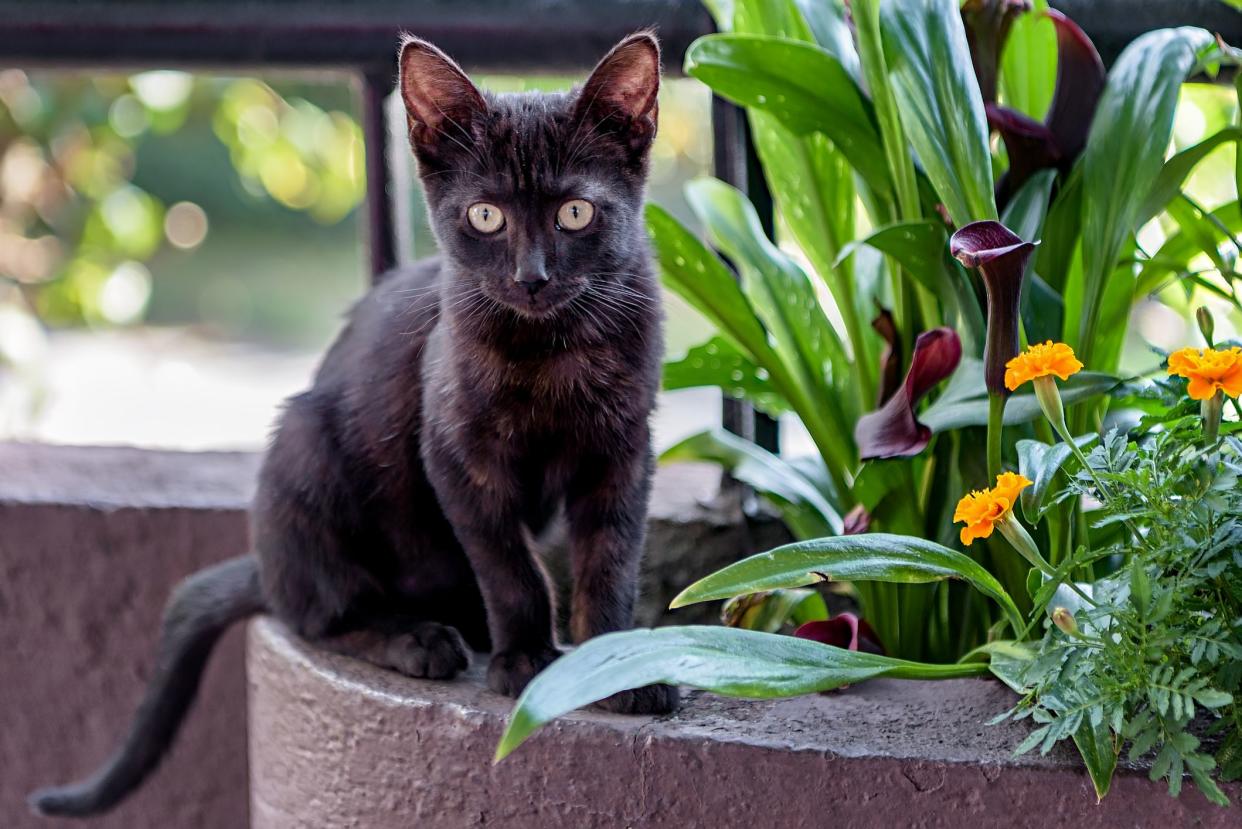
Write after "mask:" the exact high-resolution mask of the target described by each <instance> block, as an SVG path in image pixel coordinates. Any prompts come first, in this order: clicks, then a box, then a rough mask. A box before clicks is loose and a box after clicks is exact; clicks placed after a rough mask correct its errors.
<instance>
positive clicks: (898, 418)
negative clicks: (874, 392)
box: [854, 328, 962, 461]
mask: <svg viewBox="0 0 1242 829" xmlns="http://www.w3.org/2000/svg"><path fill="white" fill-rule="evenodd" d="M961 359H962V341H961V339H959V338H958V336H957V332H956V331H954V330H953V329H952V328H933V329H932V330H931V331H924V332H923V333H922V334H920V335H919V337H918V339H917V340H915V343H914V353H913V354H912V355H911V356H910V370H909V371H908V372H906V379H905V382H903V383H902V384H901V386H899V387H898V389H897V391H896V392H894V393H893V396H892V397H890V398H889V399H888V402H886V403H885V404H884V405H883V406H881V407H880V408H879V409H877V410H876V411H874V412H870V413H868V414H865V415H863V416H862V417H860V418H859V419H858V424H857V425H856V426H855V427H854V440H855V441H856V442H857V443H858V454H859V457H861V458H862V459H863V460H865V461H867V460H874V459H877V458H897V457H908V456H910V455H917V454H918V453H919V452H921V451H923V448H924V447H925V446H927V443H928V441H930V440H931V429H929V428H927V427H926V426H924V425H923V424H922V423H919V421H918V418H916V417H915V416H914V407H915V405H917V404H918V402H919V400H921V399H922V398H923V396H924V395H926V394H927V393H928V392H929V391H931V389H932V388H933V387H934V386H935V385H936V384H937V383H939V382H940V381H941V380H943V379H945V378H946V377H948V376H949V375H950V374H952V373H953V371H954V369H956V368H957V364H958V362H959V361H960V360H961Z"/></svg>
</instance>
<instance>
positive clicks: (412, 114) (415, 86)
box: [399, 36, 487, 152]
mask: <svg viewBox="0 0 1242 829" xmlns="http://www.w3.org/2000/svg"><path fill="white" fill-rule="evenodd" d="M399 63H400V67H401V98H402V100H404V101H405V114H406V119H407V120H408V121H409V125H410V143H411V144H412V145H413V147H414V150H415V151H416V152H419V151H434V150H435V149H436V148H438V147H439V146H440V145H441V143H442V142H447V144H448V145H450V146H451V145H453V144H454V142H456V143H458V144H468V143H469V142H470V141H471V140H472V132H471V129H470V127H471V122H472V121H473V120H474V119H475V118H477V117H478V116H479V115H482V114H483V113H485V112H487V101H485V100H484V99H483V94H482V93H481V92H479V89H478V87H476V86H475V85H474V84H473V83H471V82H470V79H469V78H467V77H466V73H465V72H463V71H462V69H461V67H460V66H458V65H457V64H456V63H455V62H454V61H453V59H452V58H450V57H449V56H448V55H446V54H444V53H443V52H441V51H440V50H439V49H437V48H436V47H435V46H433V45H431V44H430V43H428V42H427V41H425V40H420V39H419V38H416V37H410V36H407V37H406V38H405V41H404V42H403V43H402V44H401V58H400V61H399Z"/></svg>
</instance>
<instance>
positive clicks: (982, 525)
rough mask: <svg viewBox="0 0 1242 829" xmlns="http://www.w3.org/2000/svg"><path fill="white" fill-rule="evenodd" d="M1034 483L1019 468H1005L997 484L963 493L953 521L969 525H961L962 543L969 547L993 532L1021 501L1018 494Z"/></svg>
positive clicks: (998, 477) (997, 479)
mask: <svg viewBox="0 0 1242 829" xmlns="http://www.w3.org/2000/svg"><path fill="white" fill-rule="evenodd" d="M1031 483H1032V482H1031V481H1030V480H1028V479H1027V478H1026V477H1025V476H1023V475H1019V474H1017V473H1016V472H1002V473H1001V474H1000V475H998V476H997V478H996V486H994V487H992V488H991V489H985V490H982V491H980V490H975V491H974V492H971V493H970V494H968V495H965V496H963V497H962V500H960V501H958V502H957V509H956V510H955V511H954V513H953V520H954V521H960V522H961V523H963V524H965V525H966V526H965V527H963V528H962V543H963V544H965V545H966V546H968V547H969V546H970V544H971V543H972V542H973V541H974V540H975V539H976V538H987V537H988V536H990V535H991V534H992V530H993V529H994V528H995V526H996V524H997V522H999V521H1001V520H1003V519H1004V518H1006V517H1008V515H1009V513H1010V512H1012V511H1013V508H1014V505H1016V504H1017V503H1018V495H1019V494H1020V493H1021V492H1022V490H1024V489H1026V488H1027V487H1028V486H1030V485H1031Z"/></svg>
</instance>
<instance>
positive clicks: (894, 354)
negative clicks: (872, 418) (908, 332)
mask: <svg viewBox="0 0 1242 829" xmlns="http://www.w3.org/2000/svg"><path fill="white" fill-rule="evenodd" d="M871 327H872V328H874V329H875V333H877V334H879V335H880V339H882V340H884V351H883V352H881V354H880V391H879V399H878V400H876V403H875V404H876V405H877V406H883V405H884V401H885V400H888V399H889V398H890V397H892V396H893V393H894V392H895V391H897V387H898V386H900V385H901V343H900V342H899V341H898V340H899V338H898V336H897V323H896V322H895V321H894V320H893V314H892V312H891V311H889V310H888V309H887V308H881V309H880V313H879V314H877V315H876V317H875V319H873V320H872V321H871Z"/></svg>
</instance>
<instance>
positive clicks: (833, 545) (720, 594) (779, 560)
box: [670, 533, 1022, 630]
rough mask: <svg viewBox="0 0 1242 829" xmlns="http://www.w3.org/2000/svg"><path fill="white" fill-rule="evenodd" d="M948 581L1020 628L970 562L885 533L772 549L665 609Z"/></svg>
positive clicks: (1007, 603)
mask: <svg viewBox="0 0 1242 829" xmlns="http://www.w3.org/2000/svg"><path fill="white" fill-rule="evenodd" d="M949 578H954V579H962V580H964V581H966V582H967V583H969V584H970V585H971V586H973V587H974V588H975V589H976V590H978V591H979V592H981V593H983V594H984V595H985V596H988V597H990V598H992V599H994V600H995V601H996V602H997V603H998V604H999V605H1000V606H1001V608H1002V609H1003V610H1004V611H1005V613H1006V614H1007V616H1008V618H1009V620H1010V622H1011V623H1013V624H1015V626H1016V627H1015V629H1016V630H1020V629H1021V628H1022V619H1021V614H1019V612H1018V608H1017V606H1016V605H1015V604H1014V603H1013V599H1012V598H1010V596H1009V594H1008V593H1006V592H1005V589H1004V588H1003V587H1001V585H1000V582H998V581H997V580H996V579H995V578H993V576H992V574H991V573H989V572H988V571H987V570H985V569H984V568H983V566H982V565H980V564H979V563H978V562H976V561H975V560H974V559H972V558H970V557H969V556H967V555H964V554H963V553H959V552H957V551H956V550H951V549H949V548H948V547H942V546H941V545H939V544H936V543H934V542H931V541H925V540H923V539H921V538H915V537H912V536H904V535H889V534H886V533H869V534H867V535H846V536H840V537H837V538H818V539H813V540H811V541H800V542H796V543H794V544H787V545H785V546H784V547H777V548H776V549H774V550H770V551H768V552H766V553H760V554H759V555H755V556H751V557H750V558H747V559H743V560H742V561H739V562H737V563H736V564H731V565H729V566H728V567H725V568H724V569H722V570H718V571H716V572H715V573H713V574H711V575H710V576H707V577H706V578H703V579H699V580H698V581H696V582H695V583H694V584H691V585H690V586H689V587H687V588H686V589H685V590H683V591H682V592H681V593H680V594H679V595H678V596H677V598H675V599H673V602H672V604H671V605H670V607H673V608H677V607H684V606H685V605H688V604H694V603H696V602H706V601H712V600H714V599H726V598H730V597H732V596H737V595H741V594H743V593H754V592H757V591H760V590H773V589H776V588H781V587H805V586H806V585H809V584H815V583H817V582H821V581H829V580H831V581H881V582H890V583H895V584H928V583H931V582H937V581H943V580H945V579H949Z"/></svg>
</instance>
